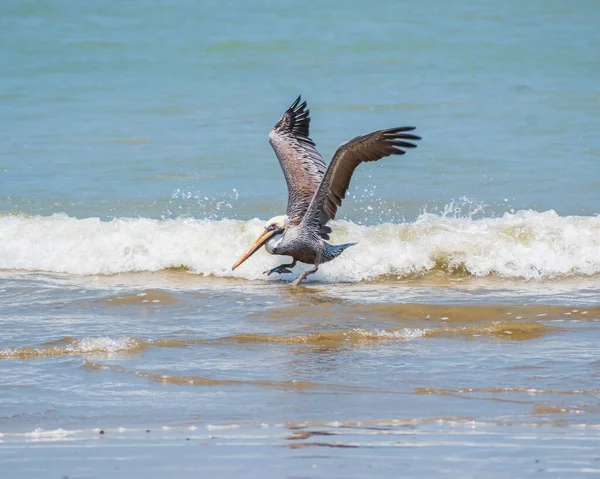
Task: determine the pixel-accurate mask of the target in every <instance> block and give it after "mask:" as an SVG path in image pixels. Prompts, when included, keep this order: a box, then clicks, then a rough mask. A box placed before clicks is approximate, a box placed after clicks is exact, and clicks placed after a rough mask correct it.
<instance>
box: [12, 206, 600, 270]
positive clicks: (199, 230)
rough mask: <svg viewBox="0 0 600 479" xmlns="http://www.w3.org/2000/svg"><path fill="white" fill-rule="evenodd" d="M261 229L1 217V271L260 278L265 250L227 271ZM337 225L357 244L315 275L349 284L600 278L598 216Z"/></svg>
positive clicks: (255, 225)
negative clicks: (180, 271) (440, 278)
mask: <svg viewBox="0 0 600 479" xmlns="http://www.w3.org/2000/svg"><path fill="white" fill-rule="evenodd" d="M263 225H264V221H263V220H259V219H253V220H250V221H239V220H229V219H224V220H220V221H213V220H203V219H192V218H179V219H173V220H154V219H146V218H117V219H113V220H112V221H108V222H105V221H100V220H99V219H97V218H87V219H77V218H72V217H69V216H67V215H64V214H55V215H52V216H44V217H42V216H34V217H26V216H4V217H1V218H0V269H10V270H36V271H48V272H61V273H71V274H78V275H98V274H116V273H124V272H134V271H159V270H162V269H166V268H178V267H185V268H187V269H189V270H190V271H191V272H193V273H197V274H203V275H213V276H218V277H236V278H246V279H261V278H262V279H264V278H265V276H264V275H263V274H262V273H263V271H264V270H266V269H269V268H272V267H273V266H276V265H277V264H279V263H281V260H282V258H279V257H275V256H271V255H268V254H267V253H266V252H265V251H264V250H263V251H261V252H259V253H257V254H256V255H255V256H253V257H252V258H250V259H249V260H248V261H247V262H246V263H244V264H243V265H242V266H240V267H239V268H238V269H236V270H235V271H231V266H232V264H233V263H234V262H235V261H236V260H237V258H238V257H239V256H240V255H241V254H242V253H243V252H244V251H245V250H246V249H247V247H248V246H249V245H250V244H251V242H252V241H254V239H255V238H256V237H257V236H258V234H259V233H260V232H261V231H262V228H263ZM333 227H334V236H333V237H332V243H345V242H358V245H356V246H354V247H352V248H350V249H348V250H347V251H345V252H344V253H343V254H342V256H341V257H340V258H338V259H336V260H335V261H332V262H331V263H328V264H326V265H323V266H322V267H321V269H320V270H319V273H318V274H317V275H315V278H316V279H320V280H325V281H351V282H353V281H361V280H366V279H373V278H377V277H380V276H382V275H395V276H407V275H413V274H425V273H427V272H430V271H434V270H435V271H439V272H444V273H447V274H457V273H458V274H467V275H473V276H486V275H492V274H493V275H498V276H501V277H506V278H523V279H541V278H550V277H560V276H571V275H581V276H590V275H594V274H600V217H599V216H566V217H561V216H559V215H558V214H556V213H555V212H554V211H546V212H543V213H539V212H535V211H519V212H517V213H514V214H510V213H506V214H505V215H504V216H502V217H497V218H482V219H471V218H467V217H465V218H461V217H450V216H447V215H444V214H442V215H436V214H431V213H424V214H422V215H421V216H419V218H418V219H417V220H416V221H415V222H413V223H403V224H389V223H388V224H382V225H377V226H361V225H357V224H355V223H352V222H347V221H338V222H334V223H333ZM274 276H275V277H277V275H273V276H272V278H273V277H274ZM288 276H289V275H288ZM291 277H292V276H290V278H291Z"/></svg>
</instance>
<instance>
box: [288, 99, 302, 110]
mask: <svg viewBox="0 0 600 479" xmlns="http://www.w3.org/2000/svg"><path fill="white" fill-rule="evenodd" d="M301 100H302V95H298V98H296V99H295V100H294V103H292V106H290V107H289V108H288V111H290V112H291V111H294V110H295V109H296V107H297V106H298V104H299V103H300V101H301ZM304 106H306V102H304Z"/></svg>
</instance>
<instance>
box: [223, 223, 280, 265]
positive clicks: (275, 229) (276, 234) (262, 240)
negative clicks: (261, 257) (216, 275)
mask: <svg viewBox="0 0 600 479" xmlns="http://www.w3.org/2000/svg"><path fill="white" fill-rule="evenodd" d="M287 226H288V217H287V216H286V215H281V216H275V217H273V218H271V219H270V220H269V221H267V222H266V223H265V230H264V231H263V232H262V234H261V235H260V236H259V237H258V239H257V240H256V241H255V242H254V244H253V245H252V246H250V249H248V251H246V253H244V255H242V257H241V258H240V259H239V260H238V262H237V263H235V264H234V265H233V267H232V268H231V269H235V268H237V267H238V266H239V265H241V264H242V263H243V262H244V261H246V260H247V259H248V258H249V257H250V256H252V255H253V254H254V253H256V251H258V249H259V248H260V247H261V246H262V245H265V248H266V250H267V252H269V253H271V254H273V250H274V248H275V247H276V246H277V244H279V242H280V241H281V239H282V235H283V233H285V230H286V228H287Z"/></svg>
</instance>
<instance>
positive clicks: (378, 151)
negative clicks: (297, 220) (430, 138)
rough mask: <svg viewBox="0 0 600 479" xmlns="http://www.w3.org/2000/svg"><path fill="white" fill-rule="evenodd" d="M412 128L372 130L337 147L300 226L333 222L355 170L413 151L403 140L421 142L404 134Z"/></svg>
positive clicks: (315, 226) (415, 137)
mask: <svg viewBox="0 0 600 479" xmlns="http://www.w3.org/2000/svg"><path fill="white" fill-rule="evenodd" d="M414 129H415V127H414V126H404V127H400V128H390V129H389V130H379V131H374V132H372V133H368V134H366V135H363V136H358V137H356V138H354V139H352V140H350V141H348V142H346V143H344V144H343V145H340V146H339V147H338V149H337V150H336V151H335V153H334V155H333V159H332V160H331V163H330V164H329V168H327V172H326V173H325V176H323V180H322V181H321V184H320V185H319V189H318V190H317V193H316V194H315V196H314V198H313V200H312V202H311V203H310V206H309V207H308V210H307V212H306V215H305V218H304V222H303V224H305V225H307V226H311V227H313V228H323V227H324V225H325V224H326V223H327V222H328V221H329V220H332V219H334V218H335V214H336V212H337V209H338V206H341V205H342V200H343V199H344V198H345V197H346V191H347V190H348V186H349V185H350V179H351V178H352V174H353V173H354V170H355V169H356V167H357V166H358V165H359V164H360V163H362V162H363V161H377V160H380V159H381V158H383V157H385V156H390V155H403V154H404V153H406V148H416V146H417V145H415V144H414V143H411V142H410V141H405V140H411V141H416V140H420V139H421V137H419V136H417V135H413V134H410V133H406V132H408V131H412V130H414Z"/></svg>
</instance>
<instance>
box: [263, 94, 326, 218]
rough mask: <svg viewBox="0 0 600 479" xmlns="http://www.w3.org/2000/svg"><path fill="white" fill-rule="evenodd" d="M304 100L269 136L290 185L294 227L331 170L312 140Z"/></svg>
mask: <svg viewBox="0 0 600 479" xmlns="http://www.w3.org/2000/svg"><path fill="white" fill-rule="evenodd" d="M300 99H301V98H300V97H298V98H297V99H296V101H295V102H294V103H293V104H292V106H290V107H289V108H288V110H287V111H286V112H285V113H284V114H283V116H282V117H281V119H280V120H279V121H278V122H277V124H276V125H275V126H274V127H273V129H272V130H271V132H270V133H269V142H270V143H271V146H272V147H273V150H275V154H276V155H277V159H278V160H279V164H280V165H281V169H282V170H283V175H284V176H285V181H286V182H287V186H288V205H287V210H286V215H287V217H288V220H289V224H290V225H298V224H300V221H302V218H303V217H304V214H305V213H306V210H307V208H308V205H309V204H310V202H311V200H312V198H313V196H314V194H315V191H317V188H318V187H319V184H320V183H321V179H322V178H323V175H324V174H325V171H326V170H327V167H326V166H325V162H324V161H323V158H322V157H321V155H320V153H319V152H318V151H317V148H316V147H315V143H314V142H313V141H312V140H311V139H310V137H309V136H308V135H309V127H310V116H309V115H310V110H308V109H307V108H306V102H302V103H300Z"/></svg>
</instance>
